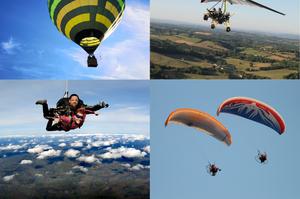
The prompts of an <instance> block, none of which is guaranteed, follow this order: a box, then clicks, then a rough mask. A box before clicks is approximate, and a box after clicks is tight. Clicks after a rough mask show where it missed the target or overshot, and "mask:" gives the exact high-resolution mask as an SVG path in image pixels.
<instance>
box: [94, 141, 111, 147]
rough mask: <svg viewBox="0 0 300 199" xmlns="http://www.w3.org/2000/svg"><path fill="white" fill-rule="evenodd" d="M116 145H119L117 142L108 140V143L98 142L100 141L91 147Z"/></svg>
mask: <svg viewBox="0 0 300 199" xmlns="http://www.w3.org/2000/svg"><path fill="white" fill-rule="evenodd" d="M115 143H117V141H116V140H106V141H102V140H98V141H95V142H93V143H92V144H91V145H92V146H93V147H101V146H111V145H113V144H115Z"/></svg>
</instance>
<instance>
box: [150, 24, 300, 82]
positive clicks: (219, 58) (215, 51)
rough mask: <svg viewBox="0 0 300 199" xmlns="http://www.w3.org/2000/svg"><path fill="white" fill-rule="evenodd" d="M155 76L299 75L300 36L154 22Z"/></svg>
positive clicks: (184, 77) (267, 76)
mask: <svg viewBox="0 0 300 199" xmlns="http://www.w3.org/2000/svg"><path fill="white" fill-rule="evenodd" d="M150 39H151V78H152V79H162V78H172V79H228V78H234V79H235V78H238V79H240V78H243V79H285V78H297V79H299V61H300V59H299V57H300V56H299V55H300V53H299V47H300V46H299V41H298V42H297V40H295V39H286V38H278V37H275V36H270V35H268V36H267V35H262V34H253V33H243V32H231V33H229V34H228V33H224V32H223V31H217V30H216V31H210V30H208V29H207V28H201V27H197V26H191V25H189V26H184V25H172V24H161V23H154V24H153V23H152V24H151V38H150Z"/></svg>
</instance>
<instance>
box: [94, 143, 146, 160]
mask: <svg viewBox="0 0 300 199" xmlns="http://www.w3.org/2000/svg"><path fill="white" fill-rule="evenodd" d="M145 155H147V154H146V153H145V152H142V151H140V150H138V149H134V148H125V147H123V146H122V147H120V148H117V149H110V150H109V152H106V153H104V154H101V155H100V157H101V158H103V159H118V158H121V157H126V158H140V157H144V156H145Z"/></svg>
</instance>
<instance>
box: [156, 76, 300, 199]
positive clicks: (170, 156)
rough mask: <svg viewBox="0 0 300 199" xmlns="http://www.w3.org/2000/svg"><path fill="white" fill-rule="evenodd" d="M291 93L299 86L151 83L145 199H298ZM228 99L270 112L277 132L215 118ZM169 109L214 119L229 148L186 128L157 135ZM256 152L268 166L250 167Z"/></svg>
mask: <svg viewBox="0 0 300 199" xmlns="http://www.w3.org/2000/svg"><path fill="white" fill-rule="evenodd" d="M299 86H300V83H299V81H251V80H250V81H238V82H237V81H207V80H204V81H152V82H151V96H152V98H151V107H155V108H151V179H150V181H151V198H153V199H160V198H172V199H182V198H189V199H199V198H209V199H219V198H224V197H225V198H234V199H236V198H244V199H254V198H272V199H281V198H285V197H289V198H299V196H300V190H299V188H298V184H299V183H298V182H299V179H300V174H299V172H298V168H299V167H300V158H299V154H298V151H299V150H300V146H299V139H300V134H299V112H300V109H299V101H300V94H299V92H297V91H298V90H299ZM162 96H163V97H162ZM235 96H246V97H252V98H255V99H258V100H260V101H263V102H265V103H267V104H269V105H271V106H272V107H274V108H275V109H276V110H277V111H278V112H279V113H280V114H281V115H282V117H283V119H284V120H285V123H286V131H285V133H284V134H282V135H279V134H278V133H277V132H275V131H274V130H272V129H271V128H268V127H266V126H264V125H261V124H259V123H256V122H253V121H250V120H247V119H245V118H242V117H238V116H235V115H231V114H226V113H223V114H220V116H218V117H217V116H216V111H217V108H218V106H219V105H220V104H221V103H222V102H223V101H224V100H226V99H228V98H230V97H235ZM176 108H195V109H199V110H201V111H204V112H207V113H209V114H211V115H212V116H214V117H216V118H217V119H218V120H219V121H220V122H222V123H223V125H225V127H226V128H228V130H229V132H230V133H231V135H232V145H231V146H230V147H228V146H226V145H225V144H223V143H221V142H220V141H218V140H216V139H214V138H212V137H211V136H208V135H206V134H203V133H201V132H200V131H197V130H196V129H193V128H189V127H187V126H183V125H176V124H173V123H172V124H169V125H168V126H167V127H166V128H165V127H164V122H165V120H166V118H167V117H168V115H169V114H170V112H171V111H173V110H175V109H176ZM257 150H261V151H266V152H267V153H268V155H269V163H268V164H266V165H260V164H258V163H257V162H256V161H255V158H254V157H255V155H256V154H257ZM208 161H210V162H215V163H216V164H217V165H218V166H219V167H220V168H221V169H222V171H221V172H220V174H219V175H217V176H215V177H212V176H210V175H209V174H208V173H207V172H206V168H205V166H206V165H207V164H208Z"/></svg>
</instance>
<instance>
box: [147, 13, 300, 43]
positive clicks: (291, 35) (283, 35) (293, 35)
mask: <svg viewBox="0 0 300 199" xmlns="http://www.w3.org/2000/svg"><path fill="white" fill-rule="evenodd" d="M152 23H167V24H170V25H193V26H198V27H201V28H205V27H206V25H204V24H202V23H201V24H197V23H194V22H186V21H176V20H171V19H157V18H150V27H151V24H152ZM176 23H177V24H176ZM207 31H209V32H210V31H211V29H210V26H209V25H208V26H207ZM214 31H218V32H220V31H222V29H221V28H218V27H217V29H216V30H214ZM232 32H243V33H260V34H272V35H274V36H281V38H287V37H288V39H293V40H300V32H299V33H298V34H296V33H282V32H267V31H261V30H248V29H243V28H235V29H233V30H232ZM224 33H226V32H225V30H224ZM227 34H228V33H227ZM229 34H230V33H229Z"/></svg>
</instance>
